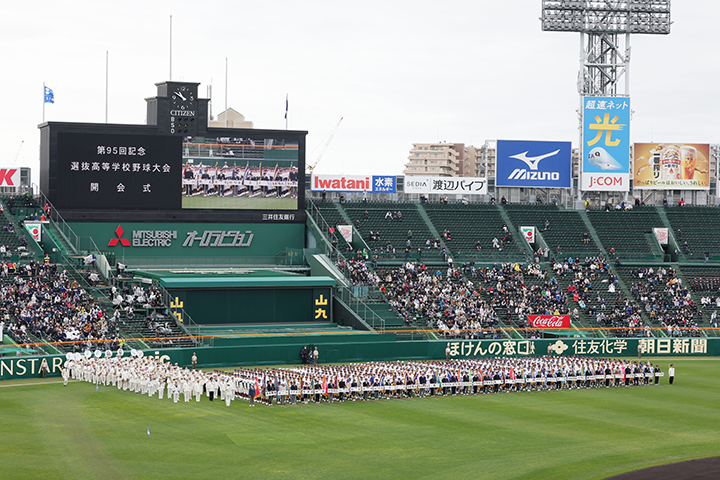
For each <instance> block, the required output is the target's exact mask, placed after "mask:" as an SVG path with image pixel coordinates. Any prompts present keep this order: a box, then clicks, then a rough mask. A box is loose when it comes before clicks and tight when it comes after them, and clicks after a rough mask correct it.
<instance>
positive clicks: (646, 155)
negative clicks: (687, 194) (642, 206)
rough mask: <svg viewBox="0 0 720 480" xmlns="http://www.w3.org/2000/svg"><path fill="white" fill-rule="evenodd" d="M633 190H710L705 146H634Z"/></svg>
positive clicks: (699, 144) (697, 144) (690, 144)
mask: <svg viewBox="0 0 720 480" xmlns="http://www.w3.org/2000/svg"><path fill="white" fill-rule="evenodd" d="M633 158H634V160H635V168H634V172H635V174H634V177H633V178H634V183H633V185H634V187H635V188H638V189H650V188H652V189H656V190H662V189H666V190H709V189H710V164H709V160H708V159H709V158H710V145H708V144H707V143H636V144H635V145H634V148H633Z"/></svg>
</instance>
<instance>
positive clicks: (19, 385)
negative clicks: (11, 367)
mask: <svg viewBox="0 0 720 480" xmlns="http://www.w3.org/2000/svg"><path fill="white" fill-rule="evenodd" d="M70 381H71V382H76V381H77V380H70ZM54 383H63V381H62V380H60V381H59V382H36V383H13V384H11V385H0V388H4V387H24V386H26V385H52V384H54Z"/></svg>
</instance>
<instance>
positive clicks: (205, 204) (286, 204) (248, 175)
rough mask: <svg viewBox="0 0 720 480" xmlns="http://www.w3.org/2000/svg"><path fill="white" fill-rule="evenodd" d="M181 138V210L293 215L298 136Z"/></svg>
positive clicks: (298, 161) (296, 202) (295, 199)
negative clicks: (233, 210) (249, 211)
mask: <svg viewBox="0 0 720 480" xmlns="http://www.w3.org/2000/svg"><path fill="white" fill-rule="evenodd" d="M274 133H275V134H276V135H275V136H272V137H268V135H267V134H255V135H253V134H250V135H247V134H245V135H243V136H236V137H231V136H205V137H185V139H184V142H183V155H182V156H183V159H182V163H183V166H182V208H183V209H191V210H192V209H211V210H216V209H220V210H225V209H241V210H297V208H298V176H299V175H298V167H299V163H300V145H299V142H298V140H297V137H296V136H293V137H287V138H286V137H284V136H283V135H282V134H278V133H277V132H274Z"/></svg>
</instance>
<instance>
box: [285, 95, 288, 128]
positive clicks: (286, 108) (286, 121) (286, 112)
mask: <svg viewBox="0 0 720 480" xmlns="http://www.w3.org/2000/svg"><path fill="white" fill-rule="evenodd" d="M287 116H288V94H287V93H286V94H285V130H287V125H288V120H287Z"/></svg>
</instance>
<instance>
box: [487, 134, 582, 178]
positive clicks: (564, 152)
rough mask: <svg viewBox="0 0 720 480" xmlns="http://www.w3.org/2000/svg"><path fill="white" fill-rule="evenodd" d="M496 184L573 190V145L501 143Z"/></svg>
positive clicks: (560, 143)
mask: <svg viewBox="0 0 720 480" xmlns="http://www.w3.org/2000/svg"><path fill="white" fill-rule="evenodd" d="M495 185H496V186H498V187H542V188H547V187H550V188H570V187H571V186H572V160H571V146H570V142H535V141H526V140H498V142H497V167H496V169H495Z"/></svg>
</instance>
